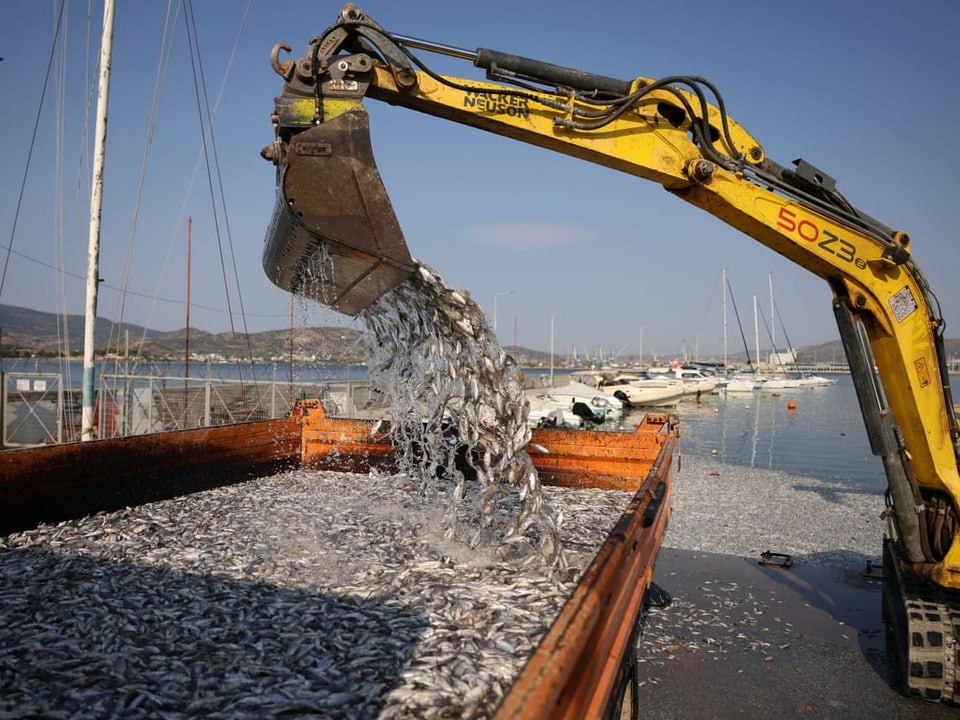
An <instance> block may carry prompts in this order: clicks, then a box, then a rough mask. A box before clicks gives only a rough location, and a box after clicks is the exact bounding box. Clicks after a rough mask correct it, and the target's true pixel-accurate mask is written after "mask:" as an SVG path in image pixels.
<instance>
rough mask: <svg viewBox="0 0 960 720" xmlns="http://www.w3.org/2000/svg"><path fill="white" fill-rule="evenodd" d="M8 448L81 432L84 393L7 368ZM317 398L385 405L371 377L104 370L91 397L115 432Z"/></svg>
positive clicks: (235, 417)
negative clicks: (306, 378) (262, 377)
mask: <svg viewBox="0 0 960 720" xmlns="http://www.w3.org/2000/svg"><path fill="white" fill-rule="evenodd" d="M0 381H2V382H0V384H2V387H3V399H2V404H0V412H2V423H0V425H2V428H3V432H2V448H4V449H6V448H17V447H35V446H38V445H47V444H52V443H61V442H74V441H77V440H79V439H80V431H81V420H82V411H83V398H82V393H81V391H79V390H64V388H63V382H62V377H61V376H60V375H59V374H57V373H31V372H3V373H0ZM306 398H317V399H320V400H321V401H322V402H323V405H324V409H325V411H326V412H327V413H328V414H329V415H332V416H344V417H348V416H363V415H364V414H366V413H370V412H376V410H377V408H378V407H381V406H382V404H381V402H380V397H379V394H378V393H377V392H376V391H373V390H371V389H370V387H369V385H368V384H367V383H366V382H365V381H356V382H351V381H342V382H340V381H336V382H315V383H296V382H289V381H288V382H281V381H258V382H249V381H247V382H244V381H241V380H227V379H217V378H209V377H208V378H183V377H158V376H155V375H126V374H103V375H101V376H100V381H99V384H98V388H97V392H96V393H95V398H94V404H93V411H94V412H93V416H94V427H93V430H94V435H95V436H96V437H98V438H114V437H124V436H129V435H144V434H147V433H156V432H168V431H173V430H187V429H192V428H202V427H213V426H216V425H227V424H232V423H241V422H252V421H256V420H269V419H273V418H281V417H286V416H287V415H289V413H290V412H291V410H292V409H293V407H294V405H295V403H296V402H297V401H298V400H303V399H306Z"/></svg>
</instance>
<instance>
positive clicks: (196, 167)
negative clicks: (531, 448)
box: [0, 0, 960, 358]
mask: <svg viewBox="0 0 960 720" xmlns="http://www.w3.org/2000/svg"><path fill="white" fill-rule="evenodd" d="M91 4H92V5H93V16H92V17H91V18H90V20H89V23H88V18H87V11H88V7H87V6H88V3H87V2H86V0H83V1H78V0H72V1H71V2H70V3H69V5H68V8H67V9H68V12H67V15H66V18H65V26H64V27H63V28H62V29H61V32H62V35H61V39H60V44H59V45H58V52H57V53H56V55H55V56H54V69H53V74H52V75H51V79H50V81H49V84H48V86H47V91H46V97H45V99H44V103H43V106H42V108H41V104H40V101H41V91H42V88H43V85H44V78H45V73H46V68H47V64H48V60H49V58H50V52H51V46H52V40H53V30H54V25H55V15H56V8H57V7H59V0H57V1H56V2H51V1H50V0H47V1H43V0H3V2H2V3H0V56H3V58H4V60H3V62H2V63H0V97H2V98H3V108H4V110H3V114H2V119H0V157H2V158H3V167H4V172H3V173H2V175H0V245H2V256H3V258H4V260H5V261H6V259H7V247H8V246H10V245H11V244H12V248H13V251H14V252H13V253H11V254H10V255H9V264H8V265H7V272H6V276H5V279H4V285H3V287H2V292H0V303H4V304H11V305H20V306H26V307H30V308H34V309H38V310H45V311H52V312H58V311H59V312H62V311H64V310H65V311H66V312H68V313H71V314H82V313H83V307H84V306H83V303H84V280H83V275H84V273H85V269H86V254H87V215H86V204H87V202H88V197H89V187H90V170H91V164H90V156H91V150H92V124H93V117H94V114H93V106H94V104H95V92H96V58H97V49H96V48H97V45H98V43H99V34H100V24H101V13H102V10H101V7H100V5H101V3H100V2H99V1H93V2H92V3H91ZM357 4H358V5H359V6H360V7H361V9H363V10H365V11H366V12H367V13H368V14H369V15H371V16H372V17H373V18H374V19H375V20H377V21H378V22H380V23H381V24H382V25H384V26H385V27H386V28H387V29H388V30H390V31H393V32H396V33H398V34H402V35H409V36H414V37H418V38H423V39H427V40H432V41H435V42H438V43H442V44H447V45H453V46H457V47H463V48H467V49H471V50H472V49H475V48H477V47H490V48H495V49H499V50H503V51H507V52H512V53H516V54H520V55H526V56H530V57H535V58H538V59H541V60H545V61H550V62H554V63H557V64H561V65H567V66H571V67H575V68H578V69H581V70H586V71H591V72H597V73H602V74H605V75H611V76H616V77H621V78H632V77H634V76H638V75H646V76H654V77H659V76H664V75H672V74H681V73H684V74H695V75H701V76H704V77H706V78H708V79H710V80H711V81H713V82H714V83H715V84H716V85H717V86H718V87H719V88H720V90H721V92H722V93H723V95H724V98H725V100H726V103H727V108H728V110H729V112H730V114H731V116H732V117H733V118H734V119H736V120H737V121H738V122H740V123H741V124H742V125H744V126H745V127H746V128H747V130H749V131H750V132H751V133H752V134H753V135H754V136H755V137H757V138H758V139H759V140H760V142H761V143H762V144H763V145H764V147H765V149H766V151H767V154H768V155H769V156H770V157H772V158H773V159H775V160H777V161H778V162H780V163H781V164H788V163H789V162H790V161H791V160H793V159H794V158H798V157H803V158H805V159H807V160H808V161H810V162H812V163H813V164H815V165H817V166H819V167H820V168H822V169H823V170H824V171H826V172H828V173H829V174H831V175H833V176H834V177H836V178H837V180H838V183H839V187H840V189H841V191H842V192H844V193H845V194H846V196H847V197H848V198H849V199H850V200H851V201H852V202H853V203H854V204H855V205H857V206H858V207H860V208H861V209H862V210H864V211H866V212H867V213H869V214H871V215H873V216H875V217H877V218H878V219H880V220H882V221H883V222H885V223H886V224H888V225H890V226H892V227H894V228H898V229H904V230H907V231H909V232H910V233H911V235H912V237H913V249H914V256H915V257H916V258H917V261H918V263H919V264H920V267H921V268H923V270H924V271H925V273H926V275H927V278H928V280H929V281H930V284H931V286H932V287H933V289H934V291H935V292H936V293H937V295H938V297H939V298H940V300H941V303H942V305H943V312H944V315H945V317H946V319H947V322H948V332H947V335H948V336H950V337H957V336H960V330H957V329H956V328H957V327H960V283H958V282H957V272H958V268H960V242H958V237H957V235H958V233H957V223H956V221H955V220H954V219H953V210H954V205H955V203H956V202H957V198H958V197H960V180H958V170H957V168H958V167H960V135H958V132H957V128H956V120H957V118H958V117H960V93H958V91H957V78H956V72H957V71H958V70H960V45H958V43H957V38H956V35H957V30H958V28H960V3H956V2H954V1H953V0H930V1H924V0H920V1H919V2H916V3H904V2H890V1H889V0H877V1H876V2H870V3H866V2H836V0H830V1H826V0H808V1H807V2H803V3H777V2H769V1H768V0H756V1H752V0H750V1H743V2H740V1H736V0H733V1H731V2H726V3H718V2H702V1H701V0H689V1H688V2H684V3H646V2H616V1H615V2H612V3H603V4H600V5H597V4H590V3H582V2H581V3H573V2H566V1H563V0H550V1H549V2H547V1H543V2H541V1H535V2H515V1H511V2H503V1H502V0H491V1H489V2H485V3H451V2H398V1H397V0H390V1H389V2H388V1H386V0H369V1H368V2H358V3H357ZM171 5H172V6H173V10H172V11H171V12H172V15H171V18H172V22H173V24H172V25H170V26H167V25H166V17H167V13H168V3H166V2H163V1H161V0H136V1H134V0H117V14H116V29H115V35H114V61H113V79H112V85H111V92H110V121H109V133H108V151H107V167H106V174H105V188H104V195H105V197H104V225H103V235H102V255H101V276H102V277H103V278H104V284H103V287H102V290H101V293H100V303H99V314H100V315H101V316H104V317H107V318H110V319H114V320H120V319H123V320H124V321H127V322H132V323H137V324H142V325H147V326H149V327H152V328H156V329H160V330H174V329H177V328H181V327H183V326H184V324H185V322H186V317H185V315H186V303H185V300H186V292H185V288H186V281H185V269H186V237H187V223H186V218H187V217H188V216H190V217H192V218H193V231H192V238H193V243H192V245H193V263H192V268H193V271H192V296H191V312H190V325H191V327H193V328H198V329H202V330H207V331H210V332H221V331H226V330H229V329H231V327H232V328H234V329H236V330H237V331H242V330H244V329H247V330H250V331H258V330H266V329H281V328H285V327H288V326H289V323H290V320H289V317H290V299H289V296H288V295H287V294H285V293H283V292H282V291H280V290H279V289H277V288H275V287H274V286H273V285H272V284H271V283H270V282H269V281H268V279H267V277H266V275H265V274H264V272H263V270H262V267H261V261H260V258H261V248H262V243H263V233H264V229H265V227H266V225H267V222H268V220H269V217H270V213H271V211H272V207H273V202H274V172H273V167H272V166H271V165H269V164H268V163H266V162H265V161H263V160H261V159H260V157H259V151H260V148H261V147H262V146H264V145H266V144H268V143H269V142H270V141H271V140H272V129H271V126H270V122H269V115H270V112H271V110H272V107H273V97H274V96H275V95H276V94H278V93H279V91H280V88H281V81H280V78H278V77H277V76H276V75H274V73H273V72H272V70H271V69H270V67H269V53H270V49H271V48H272V46H273V45H274V44H275V43H277V42H286V43H288V44H290V45H292V46H293V48H294V50H295V53H296V54H297V55H299V54H301V53H302V52H303V50H304V48H305V45H306V41H307V39H308V38H309V37H310V36H311V35H314V34H318V33H320V32H321V31H322V30H324V29H325V28H326V27H327V26H329V25H330V24H331V23H332V22H333V20H334V19H335V17H336V14H337V12H338V10H339V8H340V3H337V2H331V3H323V2H314V3H307V4H303V3H301V4H299V5H296V6H294V5H291V4H289V3H278V2H275V0H251V1H250V2H247V0H235V1H229V2H228V1H227V0H194V2H193V11H194V16H195V19H196V26H197V36H198V39H199V44H200V47H201V53H202V54H201V58H200V59H201V62H202V70H203V73H204V82H205V84H206V88H207V92H208V95H209V98H210V99H209V102H210V103H211V105H212V104H213V103H214V102H215V101H216V99H217V96H218V94H219V93H220V92H221V86H222V93H223V94H222V99H221V100H220V102H219V105H218V107H217V110H216V117H215V121H214V134H213V141H214V142H215V145H216V151H217V154H218V158H219V174H220V177H221V178H222V181H223V192H224V198H225V208H226V212H225V213H224V212H223V208H222V207H221V208H220V210H219V211H218V214H217V216H216V221H215V216H214V213H213V210H212V207H213V203H212V201H211V191H210V187H209V184H208V179H207V174H206V169H205V166H204V165H203V163H202V141H201V134H200V122H199V119H198V111H197V100H196V97H195V92H194V75H193V70H192V68H191V62H190V54H189V52H188V45H187V35H186V26H185V24H184V20H183V17H184V16H183V12H182V9H180V10H178V4H177V2H172V3H171ZM245 13H246V15H245ZM165 28H166V29H167V32H168V33H170V35H168V40H167V41H168V42H171V43H172V47H173V52H172V55H171V59H170V62H169V67H168V68H167V71H166V74H165V78H164V80H163V84H162V87H161V95H160V100H159V104H158V106H157V110H156V123H155V126H154V127H153V129H152V147H151V150H150V155H149V158H148V159H147V160H146V164H144V163H145V147H146V141H147V137H148V134H149V133H150V132H151V124H150V121H151V108H152V107H153V96H154V89H155V86H156V84H157V68H158V63H159V59H160V57H161V45H162V43H163V42H164V35H163V33H164V30H165ZM235 43H236V54H235V57H234V59H233V63H232V66H231V67H230V68H229V75H225V73H226V72H227V67H228V61H229V59H230V57H231V52H232V51H233V48H234V45H235ZM423 57H424V59H425V60H427V61H428V62H430V63H435V64H436V65H437V66H438V67H440V66H441V65H442V67H441V68H440V69H442V70H444V71H446V72H454V73H456V74H459V75H462V76H464V77H480V75H478V74H476V71H475V70H474V69H473V67H472V66H471V65H470V63H468V62H460V63H459V64H457V65H456V66H451V65H450V64H449V63H448V64H442V63H441V61H440V59H439V58H438V59H436V60H435V58H434V56H432V55H429V54H423ZM368 108H369V110H370V111H371V116H372V124H373V142H374V151H375V153H376V155H377V160H378V164H379V167H380V170H381V173H382V175H383V177H384V180H385V183H386V185H387V187H388V189H389V191H390V194H391V197H392V198H393V201H394V205H395V208H396V211H397V214H398V216H399V219H400V222H401V225H402V226H403V229H404V232H405V235H406V238H407V242H408V244H409V246H410V248H411V251H412V253H413V254H414V256H415V257H417V258H418V259H420V260H422V261H423V262H425V263H427V264H429V265H431V266H433V267H434V268H436V269H437V270H439V271H440V273H441V274H442V275H443V276H444V277H445V278H446V280H447V281H448V282H449V283H450V284H451V285H453V286H455V287H457V288H461V289H465V290H468V291H469V292H470V293H471V294H472V296H473V297H474V298H475V299H476V300H477V301H478V302H479V303H480V304H481V305H483V306H484V307H485V309H486V310H487V314H488V316H489V317H491V320H492V314H493V305H494V297H495V296H496V295H497V294H499V293H507V292H509V291H512V292H510V294H504V295H500V296H499V299H498V301H497V315H498V317H497V324H498V327H499V336H500V340H501V343H503V344H505V345H506V344H512V343H513V341H514V339H515V338H516V340H517V341H518V342H519V343H520V344H522V345H526V346H529V347H534V348H539V349H543V350H546V349H548V348H549V343H550V328H551V317H553V319H554V322H553V325H554V336H555V340H554V342H555V347H556V348H557V350H558V352H566V351H568V350H569V349H570V348H572V347H576V348H577V350H578V351H579V352H581V353H582V352H595V351H596V350H597V349H598V348H602V349H603V351H604V352H605V353H607V354H612V353H617V352H625V353H636V352H637V346H638V344H639V342H640V339H641V337H642V338H643V343H644V352H645V353H646V354H649V353H651V352H656V353H657V354H658V355H660V356H663V357H668V358H669V357H673V356H675V355H678V354H679V353H681V352H682V351H684V350H687V351H688V352H689V353H690V354H693V352H694V351H697V352H698V354H699V355H700V356H701V357H704V356H706V355H709V354H715V353H719V351H720V349H721V346H722V323H721V294H722V289H721V282H720V277H721V270H722V269H723V268H726V269H727V273H728V277H729V280H730V282H731V284H732V286H733V290H734V293H735V295H736V301H737V304H738V306H739V309H740V312H741V314H742V315H744V316H747V317H749V319H750V328H749V329H748V335H751V334H752V309H751V308H752V297H753V295H758V296H759V297H760V299H761V301H762V306H763V307H764V308H765V312H766V314H767V315H769V313H770V311H769V295H768V292H769V291H768V283H769V278H770V277H772V279H773V286H774V292H775V295H776V302H777V305H778V307H779V309H780V313H781V315H782V318H783V322H784V325H785V327H786V331H787V333H788V335H789V338H790V340H791V342H792V344H793V345H794V346H801V345H807V344H813V343H819V342H825V341H829V340H832V339H835V338H836V337H837V332H836V329H835V326H834V323H833V316H832V313H831V311H830V293H829V290H828V288H827V287H826V285H825V284H824V283H823V282H822V281H820V280H818V279H816V278H814V277H813V276H811V275H809V274H808V273H807V272H806V271H804V270H802V269H800V268H798V267H796V266H794V265H792V264H791V263H789V262H788V261H786V260H784V259H782V258H780V257H779V256H778V255H776V254H774V253H773V252H772V251H770V250H768V249H766V248H764V247H762V246H760V245H759V244H757V243H756V242H755V241H753V240H751V239H750V238H747V237H745V236H743V235H741V234H740V233H738V232H737V231H735V230H732V229H730V228H728V227H727V226H725V225H724V224H723V223H721V222H720V221H719V220H716V219H714V218H712V217H710V216H709V215H707V214H705V213H703V212H701V211H699V210H696V209H694V208H692V207H690V206H688V205H686V204H685V203H683V202H682V201H679V200H677V199H675V198H673V197H671V196H669V195H668V194H667V193H665V192H664V191H663V190H662V189H661V188H659V187H657V186H656V185H654V184H652V183H650V182H647V181H643V180H639V179H636V178H633V177H630V176H627V175H623V174H620V173H617V172H615V171H612V170H608V169H605V168H602V167H598V166H593V165H590V164H588V163H586V162H583V161H579V160H573V159H570V158H566V157H563V156H560V155H557V154H553V153H550V152H548V151H545V150H540V149H537V148H532V147H528V146H524V145H522V144H520V143H517V142H514V141H511V140H507V139H504V138H501V137H497V136H494V135H488V134H486V133H482V132H480V131H477V130H473V129H470V128H466V127H461V126H457V125H455V124H453V123H450V122H445V121H440V120H435V119H433V118H430V117H427V116H424V115H420V114H417V113H414V112H413V111H410V110H405V109H401V108H393V107H389V106H386V105H382V104H378V103H374V102H373V101H371V102H370V103H368ZM38 113H39V119H40V124H39V128H38V131H37V132H38V134H37V143H36V147H35V149H34V152H33V157H32V159H31V161H30V164H29V167H28V166H27V154H28V150H29V147H30V140H31V137H32V134H33V132H34V130H33V128H34V123H35V121H36V119H37V117H38ZM85 123H87V124H88V125H89V127H88V126H87V125H85ZM84 133H86V135H85V134H84ZM208 146H209V143H208ZM211 149H212V148H211ZM25 171H26V173H27V175H26V185H25V187H24V194H23V201H22V205H21V208H20V215H19V220H18V224H17V227H16V232H15V233H14V232H13V221H14V213H15V208H16V206H17V202H18V198H19V197H20V193H21V182H22V179H23V175H24V172H25ZM141 173H143V190H142V194H140V193H139V188H140V185H141ZM214 193H215V195H216V199H217V203H218V205H219V200H220V195H219V193H220V190H219V188H218V187H217V186H216V185H215V187H214ZM138 194H140V206H139V215H138V218H137V222H136V225H134V214H135V211H136V207H137V205H136V203H137V198H138ZM218 226H219V236H220V240H219V243H218V239H217V227H218ZM221 252H222V253H223V259H222V260H221ZM54 268H63V269H65V270H66V273H60V272H58V271H57V270H56V269H54ZM126 268H129V269H128V270H127V269H126ZM224 268H225V269H226V271H227V276H228V279H227V280H226V281H225V280H224V274H223V269H224ZM235 270H236V275H237V276H238V277H239V287H238V284H237V282H236V281H235V276H234V271H235ZM225 282H226V284H225ZM123 287H125V288H126V289H127V290H128V293H127V294H126V295H125V296H123V297H121V293H120V290H119V289H120V288H123ZM228 292H229V294H228ZM231 311H232V312H231ZM121 313H122V318H121ZM294 322H295V323H297V324H304V323H306V324H316V325H327V324H342V325H350V324H351V323H352V322H353V321H352V320H350V319H349V318H345V317H343V316H339V315H336V314H333V313H330V312H328V311H325V310H322V309H320V308H318V307H317V306H314V305H312V304H310V303H306V302H297V303H296V304H295V309H294ZM730 322H731V332H730V339H729V343H730V346H731V349H732V350H739V349H740V347H739V340H738V338H737V337H736V331H735V327H734V326H733V325H732V322H733V321H732V315H731V320H730ZM954 322H955V323H958V325H957V326H954V325H952V323H954ZM761 334H762V335H765V333H763V331H762V330H761ZM778 335H779V333H778ZM72 342H75V343H77V347H78V348H79V346H80V343H81V342H82V341H81V339H80V338H76V339H72ZM761 342H762V344H763V345H765V346H766V345H767V344H768V343H767V342H766V338H765V337H762V338H761Z"/></svg>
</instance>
